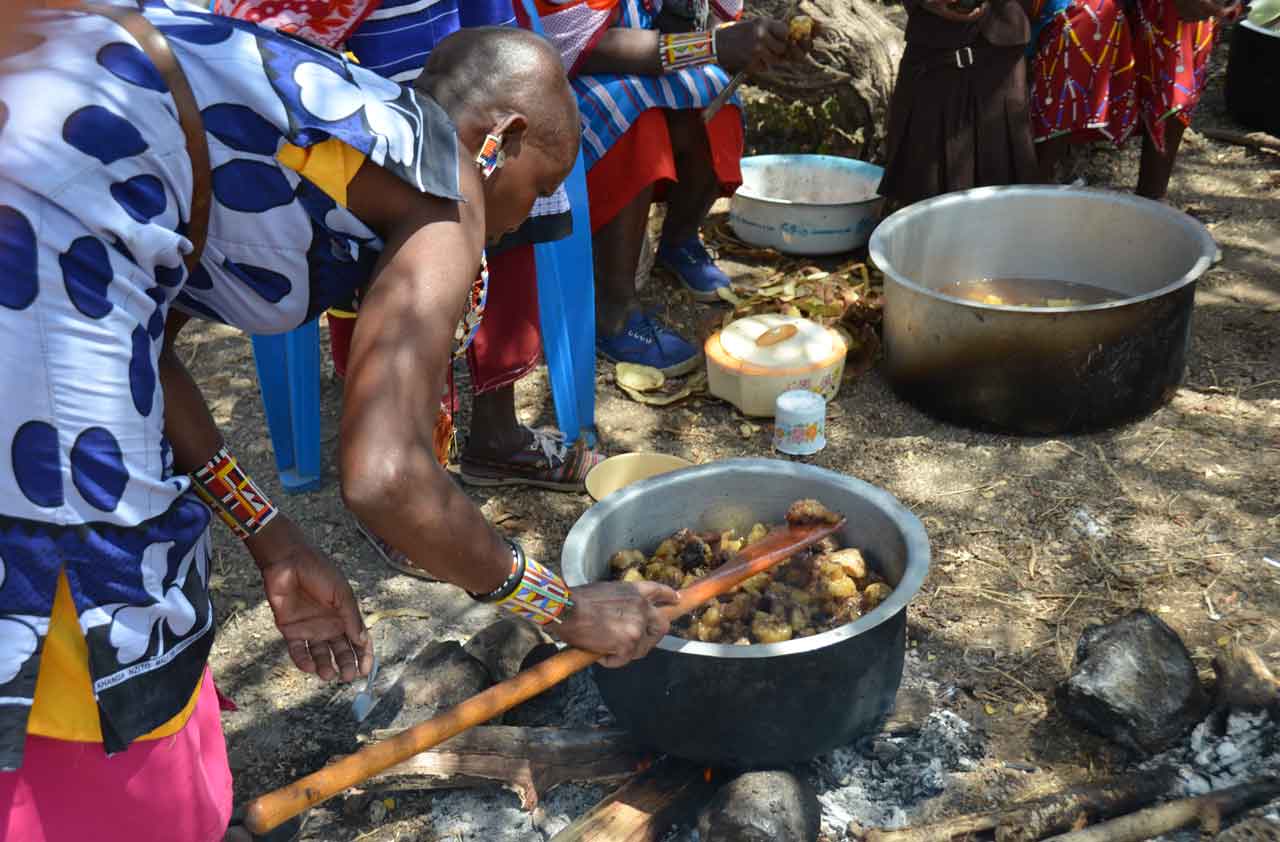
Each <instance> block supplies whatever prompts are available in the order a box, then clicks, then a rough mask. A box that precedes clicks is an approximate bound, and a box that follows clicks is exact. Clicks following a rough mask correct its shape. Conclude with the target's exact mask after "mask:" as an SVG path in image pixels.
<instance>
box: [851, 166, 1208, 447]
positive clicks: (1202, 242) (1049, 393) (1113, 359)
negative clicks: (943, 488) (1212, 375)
mask: <svg viewBox="0 0 1280 842" xmlns="http://www.w3.org/2000/svg"><path fill="white" fill-rule="evenodd" d="M1217 252H1218V249H1217V246H1216V245H1214V242H1213V238H1212V237H1210V235H1209V232H1208V231H1207V230H1205V227H1204V226H1203V225H1201V224H1200V223H1199V222H1197V221H1196V220H1194V219H1192V218H1191V217H1189V216H1187V215H1186V214H1184V213H1180V212H1179V211H1177V210H1175V209H1174V208H1171V207H1168V206H1167V205H1163V204H1161V203H1159V202H1152V201H1150V200H1147V199H1140V198H1138V197H1136V196H1127V195H1121V194H1118V193H1111V192H1104V191H1101V190H1080V189H1073V188H1065V187H1040V186H1018V187H982V188H978V189H976V190H967V191H964V192H961V193H950V194H947V195H945V196H938V197H936V198H933V199H929V200H927V201H924V202H919V203H917V204H914V205H912V206H910V207H908V208H905V209H903V210H900V211H898V212H897V213H895V214H894V215H893V216H891V217H889V218H888V219H887V220H885V221H884V222H883V223H881V224H880V226H879V227H878V228H877V229H876V231H875V233H874V234H873V235H872V237H871V246H870V253H871V259H872V260H873V261H874V262H875V264H876V266H878V267H879V268H880V269H881V270H882V271H883V272H884V273H885V281H884V293H885V294H884V349H885V367H886V371H887V374H888V376H889V380H890V382H891V383H892V384H893V386H894V388H895V390H897V392H898V393H899V394H901V395H902V396H903V397H905V398H906V399H907V400H909V401H911V402H912V403H915V404H917V405H919V406H920V407H922V408H923V409H925V410H927V411H929V412H930V413H933V414H935V415H937V416H939V417H941V418H945V419H947V420H950V421H955V422H958V423H961V424H967V425H973V426H978V427H983V428H995V429H999V430H1002V431H1008V432H1014V433H1030V434H1042V435H1047V434H1056V433H1064V432H1076V431H1084V430H1097V429H1102V428H1106V427H1109V426H1112V425H1114V424H1118V423H1121V422H1123V421H1127V420H1129V419H1132V418H1136V417H1138V416H1141V415H1144V414H1145V413H1148V412H1150V411H1152V410H1153V409H1155V408H1156V407H1158V406H1160V405H1161V404H1163V403H1164V402H1165V401H1167V400H1168V399H1169V398H1170V397H1171V396H1172V395H1173V393H1174V391H1175V390H1176V389H1177V387H1178V384H1179V383H1180V382H1181V380H1182V375H1183V371H1184V369H1185V367H1186V357H1187V346H1188V344H1189V342H1190V337H1191V314H1192V308H1193V305H1194V302H1195V289H1196V281H1197V279H1199V277H1200V276H1201V275H1202V274H1204V272H1205V271H1206V270H1208V268H1209V267H1210V265H1211V264H1212V262H1213V260H1214V258H1215V256H1216V255H1217Z"/></svg>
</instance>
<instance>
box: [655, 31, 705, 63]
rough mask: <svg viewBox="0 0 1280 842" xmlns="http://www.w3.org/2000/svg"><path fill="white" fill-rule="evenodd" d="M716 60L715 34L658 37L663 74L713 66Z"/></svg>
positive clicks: (681, 34) (682, 33)
mask: <svg viewBox="0 0 1280 842" xmlns="http://www.w3.org/2000/svg"><path fill="white" fill-rule="evenodd" d="M715 60H716V38H715V33H714V32H678V33H673V34H671V35H660V36H658V61H659V62H660V63H661V65H662V72H663V73H671V72H672V71H675V70H680V69H682V68H685V67H695V66H697V65H700V64H712V63H714V62H715Z"/></svg>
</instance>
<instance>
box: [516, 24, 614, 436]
mask: <svg viewBox="0 0 1280 842" xmlns="http://www.w3.org/2000/svg"><path fill="white" fill-rule="evenodd" d="M521 2H522V3H523V4H524V10H525V14H527V15H528V17H529V21H530V23H531V25H532V27H533V31H534V32H537V33H538V34H539V35H542V34H543V32H542V23H541V21H539V19H538V10H537V9H536V8H534V4H533V0H521ZM564 186H565V191H566V192H567V193H568V194H569V207H570V210H571V211H572V213H573V233H572V234H571V235H569V236H568V237H567V238H565V239H563V240H559V241H557V242H554V243H539V244H538V245H536V246H534V256H535V258H536V260H537V264H538V310H539V317H540V320H541V328H542V348H543V354H544V356H545V357H546V360H547V373H548V375H549V376H550V379H551V397H552V400H553V401H554V402H555V407H556V421H557V423H558V424H559V425H560V429H561V430H562V431H563V432H564V434H565V440H566V441H568V442H569V443H572V442H574V441H576V440H577V438H578V436H580V435H581V436H584V437H585V438H586V441H587V443H588V444H590V445H594V444H595V438H596V436H595V423H596V287H595V273H594V272H593V270H592V265H593V263H592V258H591V212H590V206H589V205H588V203H587V168H586V165H585V164H584V163H583V159H582V150H581V149H579V150H578V161H577V163H575V164H574V166H573V171H572V172H571V173H569V178H568V180H566V181H565V183H564Z"/></svg>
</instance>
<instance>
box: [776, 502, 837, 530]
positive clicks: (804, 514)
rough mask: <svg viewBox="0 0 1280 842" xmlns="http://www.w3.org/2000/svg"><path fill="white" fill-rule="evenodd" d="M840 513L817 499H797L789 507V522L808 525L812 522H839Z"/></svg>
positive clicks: (796, 524)
mask: <svg viewBox="0 0 1280 842" xmlns="http://www.w3.org/2000/svg"><path fill="white" fill-rule="evenodd" d="M839 522H840V515H838V514H836V513H835V512H833V511H831V510H830V509H828V508H827V507H826V506H824V505H822V504H821V503H819V502H818V501H817V500H797V501H796V502H794V503H792V504H791V508H789V509H787V523H789V524H791V525H792V526H806V525H808V524H811V523H839Z"/></svg>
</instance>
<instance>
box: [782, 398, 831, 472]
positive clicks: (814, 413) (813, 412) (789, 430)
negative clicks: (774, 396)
mask: <svg viewBox="0 0 1280 842" xmlns="http://www.w3.org/2000/svg"><path fill="white" fill-rule="evenodd" d="M826 446H827V402H826V401H825V400H823V397H822V395H820V394H818V393H817V392H810V391H809V390H808V389H792V390H791V391H789V392H783V393H782V394H781V395H778V400H777V401H776V402H775V403H774V415H773V449H774V450H777V451H778V452H780V453H785V454H787V455H788V456H811V455H813V454H814V453H817V452H818V451H819V450H821V449H822V448H824V447H826Z"/></svg>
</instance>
